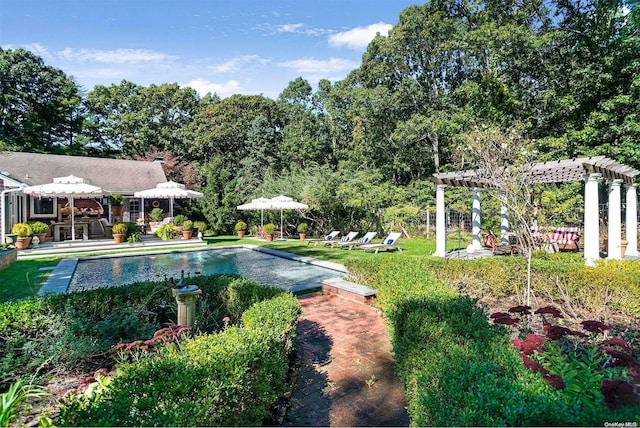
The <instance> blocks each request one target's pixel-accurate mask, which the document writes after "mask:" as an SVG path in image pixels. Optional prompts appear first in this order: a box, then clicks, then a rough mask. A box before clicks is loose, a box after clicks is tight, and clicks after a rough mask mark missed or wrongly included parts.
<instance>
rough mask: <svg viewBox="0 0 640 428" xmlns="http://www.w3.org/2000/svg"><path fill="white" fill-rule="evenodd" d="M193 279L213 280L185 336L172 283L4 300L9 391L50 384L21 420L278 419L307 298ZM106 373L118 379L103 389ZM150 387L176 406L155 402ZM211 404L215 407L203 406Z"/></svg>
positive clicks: (0, 354)
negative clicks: (276, 407)
mask: <svg viewBox="0 0 640 428" xmlns="http://www.w3.org/2000/svg"><path fill="white" fill-rule="evenodd" d="M191 281H192V282H193V283H194V284H196V285H198V286H199V287H200V288H201V289H202V290H203V295H202V299H201V300H200V301H199V304H198V309H197V314H196V321H195V325H194V327H193V329H191V331H189V332H176V333H175V335H173V332H174V330H173V329H168V326H169V327H170V326H171V325H172V324H174V323H175V320H176V305H175V300H173V298H172V296H171V289H170V287H168V286H167V284H165V283H164V282H156V283H153V282H151V283H140V284H133V285H131V286H125V287H118V288H111V289H101V290H93V291H88V292H82V293H71V294H65V295H55V296H48V297H45V298H30V299H24V300H21V301H16V302H9V303H6V304H4V305H2V306H1V307H0V336H1V337H3V339H5V342H3V345H2V347H0V367H2V373H1V374H2V376H0V378H2V379H3V383H2V385H0V390H2V391H4V390H6V389H7V388H8V386H9V385H10V384H12V383H14V382H16V381H18V380H24V381H25V382H33V383H34V384H36V385H38V384H39V385H44V387H45V389H46V390H47V392H49V394H51V395H49V396H48V397H44V398H42V399H40V400H39V401H37V402H36V404H35V405H34V407H33V408H32V410H31V411H26V412H24V413H23V414H22V416H21V419H20V422H21V423H23V424H25V425H33V424H34V423H37V421H38V419H39V418H42V417H43V416H48V417H52V419H53V420H52V422H53V423H54V424H62V425H93V424H98V425H122V424H125V425H142V426H146V425H153V424H157V423H159V421H162V422H163V423H164V424H166V423H169V424H170V425H195V426H203V425H255V424H256V423H257V424H260V422H261V420H262V418H266V417H269V415H270V405H271V403H272V402H273V401H276V400H277V398H278V395H279V394H281V393H282V392H283V390H284V388H285V386H286V375H287V369H288V361H289V352H290V351H291V350H292V346H293V340H294V335H295V323H296V322H297V317H298V315H299V310H300V307H299V303H298V302H297V299H295V297H293V296H292V295H291V294H289V293H285V292H283V291H282V290H280V289H276V288H271V287H264V286H260V285H258V284H256V283H254V282H252V281H249V280H245V279H242V278H239V277H237V276H229V275H220V276H210V277H194V278H192V279H191ZM154 332H155V333H154ZM172 335H173V336H172ZM178 336H179V337H178ZM165 338H170V339H171V340H170V341H168V342H167V341H165ZM36 343H37V352H35V349H36V347H35V344H36ZM167 344H168V345H167ZM115 345H117V346H115ZM117 349H120V351H117V352H116V350H117ZM216 350H218V351H220V352H218V351H216ZM122 351H126V352H122ZM156 355H162V358H157V357H156ZM114 367H118V374H116V375H114V373H113V372H112V370H111V369H112V368H114ZM242 367H244V368H242ZM178 368H179V369H180V370H178V371H176V370H177V369H178ZM99 369H100V370H99ZM229 370H233V372H229ZM163 373H164V375H163ZM238 376H240V377H238ZM105 379H107V380H108V381H107V383H109V382H110V383H109V387H108V388H102V387H101V386H98V387H96V385H95V382H96V381H98V383H99V382H102V381H104V380H105ZM82 385H84V386H82ZM90 385H93V386H90ZM203 385H206V388H203V387H202V386H203ZM87 386H89V387H90V390H91V391H92V392H91V394H88V395H87V394H86V391H89V390H88V389H85V388H87ZM77 388H80V389H77ZM73 391H81V392H82V394H80V395H78V396H75V395H74V394H72V395H71V397H75V398H67V400H66V401H65V404H64V405H62V407H61V406H60V403H59V399H60V398H62V397H63V396H66V395H67V394H69V392H72V393H73ZM216 391H217V392H216ZM265 391H268V393H265ZM98 392H99V393H98ZM186 392H188V393H186ZM185 393H186V395H185ZM100 394H104V395H101V396H100V397H98V395H100ZM149 394H151V395H153V396H154V397H155V398H154V401H155V402H156V403H162V406H160V407H157V406H155V407H154V408H162V409H165V410H166V412H168V413H167V414H158V413H157V412H156V413H154V412H155V411H149V409H148V408H147V407H146V405H145V404H144V400H146V398H144V397H148V396H149ZM89 396H90V397H91V398H90V399H87V398H86V397H89ZM130 397H139V398H140V400H138V399H135V400H131V399H130ZM186 397H188V398H186ZM185 399H186V400H187V401H185ZM220 399H222V400H223V402H224V404H222V402H217V401H216V400H220ZM231 403H236V404H231ZM138 406H141V407H138ZM236 406H239V407H236ZM205 407H206V408H209V409H210V410H211V411H207V412H204V413H203V412H201V411H200V410H201V409H202V408H205ZM123 411H124V413H122V412H123ZM133 415H136V416H135V417H134V419H127V418H129V417H133ZM95 418H99V419H95ZM172 418H173V419H172Z"/></svg>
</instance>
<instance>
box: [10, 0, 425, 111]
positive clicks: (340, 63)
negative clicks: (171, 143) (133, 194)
mask: <svg viewBox="0 0 640 428" xmlns="http://www.w3.org/2000/svg"><path fill="white" fill-rule="evenodd" d="M422 3H424V2H420V1H416V0H273V1H272V0H261V1H259V0H126V1H125V0H0V47H2V48H3V49H17V48H24V49H27V50H30V51H31V52H33V53H34V54H36V55H38V56H40V57H41V58H42V59H43V60H44V62H45V64H47V65H50V66H53V67H56V68H59V69H61V70H62V71H64V72H65V73H66V74H67V75H69V76H73V77H74V78H75V79H76V82H77V83H79V84H80V85H81V86H82V87H83V88H84V89H85V90H87V91H90V90H92V89H93V87H94V86H95V85H107V86H108V85H111V84H119V83H120V82H121V81H122V80H128V81H130V82H133V83H135V84H138V85H143V86H148V85H150V84H156V85H160V84H163V83H174V82H175V83H178V84H179V85H180V86H191V87H193V88H194V89H195V90H197V91H198V93H199V94H200V95H204V94H206V93H207V92H212V93H213V92H215V93H217V94H218V95H219V96H220V97H222V98H225V97H228V96H230V95H233V94H245V95H256V94H262V95H264V96H266V97H270V98H274V99H275V98H277V96H278V95H279V94H280V93H281V92H282V90H283V89H285V88H286V87H287V85H288V84H289V82H291V81H292V80H294V79H296V78H297V77H302V78H304V79H306V80H307V81H309V83H310V84H311V85H312V87H313V88H314V89H316V88H317V83H318V81H319V80H320V79H329V80H331V81H332V82H335V81H337V80H341V79H344V78H345V77H346V76H347V74H348V73H349V72H350V71H351V70H353V69H355V68H357V67H358V66H359V65H360V63H361V58H362V54H363V53H364V52H365V50H366V47H367V44H368V42H369V41H370V40H371V39H372V38H373V37H374V36H375V34H376V32H379V33H381V34H383V35H386V34H387V31H388V30H389V29H390V28H391V27H392V26H393V25H395V24H396V23H397V22H398V17H399V15H400V12H401V11H402V10H404V9H405V8H407V7H409V6H411V5H413V4H422Z"/></svg>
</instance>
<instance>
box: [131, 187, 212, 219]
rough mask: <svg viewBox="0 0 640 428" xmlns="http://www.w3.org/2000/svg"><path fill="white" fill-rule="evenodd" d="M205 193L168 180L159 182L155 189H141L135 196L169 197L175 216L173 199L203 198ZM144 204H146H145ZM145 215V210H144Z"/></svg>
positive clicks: (170, 207)
mask: <svg viewBox="0 0 640 428" xmlns="http://www.w3.org/2000/svg"><path fill="white" fill-rule="evenodd" d="M203 196H204V195H203V194H202V193H200V192H196V191H195V190H188V189H187V188H186V187H185V185H184V184H182V183H176V182H175V181H167V182H166V183H158V184H157V185H156V187H154V188H153V189H147V190H140V191H139V192H135V193H134V194H133V197H134V198H142V199H149V198H151V199H153V198H155V199H169V215H170V216H171V217H173V200H174V199H192V198H202V197H203ZM143 206H144V205H143ZM143 215H144V212H143Z"/></svg>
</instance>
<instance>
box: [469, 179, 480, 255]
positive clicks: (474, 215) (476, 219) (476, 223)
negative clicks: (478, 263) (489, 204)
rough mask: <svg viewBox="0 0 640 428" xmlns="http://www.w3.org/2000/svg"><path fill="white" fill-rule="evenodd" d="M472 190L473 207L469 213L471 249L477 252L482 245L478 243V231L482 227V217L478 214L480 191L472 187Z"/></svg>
mask: <svg viewBox="0 0 640 428" xmlns="http://www.w3.org/2000/svg"><path fill="white" fill-rule="evenodd" d="M472 190H473V205H472V211H471V225H472V226H471V231H472V241H471V244H472V245H473V248H475V249H476V250H479V249H480V248H482V243H481V242H480V230H481V227H482V216H481V214H480V190H479V189H478V188H477V187H474V188H473V189H472Z"/></svg>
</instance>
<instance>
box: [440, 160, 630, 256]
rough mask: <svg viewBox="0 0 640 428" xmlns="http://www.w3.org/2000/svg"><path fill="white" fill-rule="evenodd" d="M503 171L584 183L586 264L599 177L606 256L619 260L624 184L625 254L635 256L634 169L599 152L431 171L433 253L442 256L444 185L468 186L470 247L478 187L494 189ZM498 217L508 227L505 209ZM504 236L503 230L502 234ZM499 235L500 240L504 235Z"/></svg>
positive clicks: (593, 243)
mask: <svg viewBox="0 0 640 428" xmlns="http://www.w3.org/2000/svg"><path fill="white" fill-rule="evenodd" d="M508 174H512V175H515V174H520V175H521V176H522V178H523V180H526V181H527V182H528V183H529V184H553V183H568V182H572V181H582V180H584V181H585V219H584V228H585V231H584V242H585V247H584V255H585V259H586V260H587V264H593V262H594V260H595V259H597V258H599V245H598V236H599V230H598V228H599V219H598V217H597V216H598V185H597V182H598V180H600V179H601V178H604V179H605V180H607V181H608V182H609V183H610V190H609V201H608V204H609V207H610V210H609V222H608V227H609V231H608V233H609V240H608V251H607V252H608V258H620V257H619V256H620V248H621V241H622V239H621V236H620V227H621V221H620V220H621V219H620V208H621V201H620V188H621V185H622V184H625V185H626V188H627V195H626V205H627V209H626V213H627V214H626V215H627V217H626V223H625V225H626V229H627V231H626V240H627V241H628V242H629V246H628V247H627V250H626V253H625V255H627V256H632V257H638V256H639V255H640V254H639V253H638V243H637V214H638V212H637V211H638V208H637V207H638V204H637V181H638V178H639V177H640V171H638V170H637V169H635V168H632V167H630V166H628V165H624V164H621V163H619V162H616V161H614V160H612V159H609V158H607V157H605V156H592V157H583V158H574V159H564V160H559V161H548V162H540V163H534V164H528V165H523V166H520V167H518V166H508V167H504V168H503V169H498V170H487V169H476V170H465V171H454V172H442V173H437V174H433V176H432V178H431V181H433V182H434V183H435V184H436V185H437V191H436V253H435V255H437V256H441V257H444V256H445V252H446V251H445V248H446V245H445V239H446V238H445V236H446V233H445V225H444V188H445V187H447V186H451V187H467V188H471V189H473V190H474V200H473V213H474V214H473V216H474V233H473V235H474V236H473V244H472V245H473V246H474V247H476V248H477V247H479V246H480V238H479V233H480V198H479V194H478V191H479V190H499V189H500V184H501V183H500V182H501V181H504V180H505V178H504V177H506V176H507V175H508ZM501 216H502V217H503V223H504V224H506V228H505V227H503V225H502V224H501V232H504V230H508V220H507V219H506V207H503V209H502V212H501ZM505 234H506V232H505ZM505 234H503V239H504V235H505Z"/></svg>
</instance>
